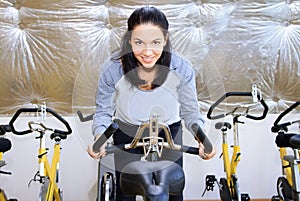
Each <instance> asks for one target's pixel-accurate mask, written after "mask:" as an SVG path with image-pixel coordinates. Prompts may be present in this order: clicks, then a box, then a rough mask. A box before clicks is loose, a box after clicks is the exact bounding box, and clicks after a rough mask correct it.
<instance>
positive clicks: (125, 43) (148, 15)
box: [118, 6, 171, 88]
mask: <svg viewBox="0 0 300 201" xmlns="http://www.w3.org/2000/svg"><path fill="white" fill-rule="evenodd" d="M147 23H151V24H153V25H155V26H158V27H160V28H161V30H162V32H163V34H164V36H167V35H168V29H169V22H168V20H167V18H166V16H165V14H164V13H163V12H161V11H160V10H159V9H157V8H155V7H149V6H146V7H141V8H138V9H136V10H135V11H134V12H133V13H132V14H131V15H130V17H129V18H128V20H127V27H128V29H127V31H126V33H125V34H124V36H123V39H122V42H121V50H120V54H119V58H118V59H121V62H122V66H123V70H124V73H125V76H126V78H127V79H128V80H129V81H130V82H131V83H132V84H134V85H136V86H138V85H141V84H145V81H144V80H141V79H140V78H139V77H138V74H137V69H136V67H137V66H138V61H137V59H136V58H135V56H134V54H133V52H132V47H131V45H130V43H129V41H130V38H131V33H132V30H133V29H134V28H135V27H136V26H138V25H140V24H147ZM166 38H167V41H166V45H165V46H164V49H163V52H162V55H161V57H160V58H159V60H158V61H157V62H156V65H158V66H159V68H158V70H159V71H158V76H157V78H156V79H155V80H154V81H153V85H152V88H155V87H156V86H159V85H161V84H162V83H163V82H164V80H165V79H166V76H167V74H168V70H169V66H170V63H171V45H170V40H169V37H166Z"/></svg>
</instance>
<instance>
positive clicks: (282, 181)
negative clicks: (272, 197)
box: [277, 177, 294, 201]
mask: <svg viewBox="0 0 300 201" xmlns="http://www.w3.org/2000/svg"><path fill="white" fill-rule="evenodd" d="M277 193H278V195H279V197H280V199H281V200H284V201H289V200H293V199H294V198H293V190H292V187H291V185H290V184H289V182H288V180H287V179H286V178H285V177H279V178H278V179H277Z"/></svg>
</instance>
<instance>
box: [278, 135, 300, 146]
mask: <svg viewBox="0 0 300 201" xmlns="http://www.w3.org/2000/svg"><path fill="white" fill-rule="evenodd" d="M296 135H297V134H294V133H285V134H278V135H277V136H276V139H275V143H276V145H277V147H281V148H284V147H290V148H297V146H296V145H294V144H292V143H291V140H290V139H291V138H292V137H294V136H296ZM294 141H296V140H294ZM298 141H299V142H298V148H299V147H300V139H298Z"/></svg>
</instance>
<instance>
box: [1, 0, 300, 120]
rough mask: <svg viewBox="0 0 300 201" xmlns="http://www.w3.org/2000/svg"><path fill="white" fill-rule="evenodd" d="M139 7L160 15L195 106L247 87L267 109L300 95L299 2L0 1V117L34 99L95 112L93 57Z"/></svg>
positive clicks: (108, 48)
mask: <svg viewBox="0 0 300 201" xmlns="http://www.w3.org/2000/svg"><path fill="white" fill-rule="evenodd" d="M144 5H154V6H156V7H158V8H160V9H161V10H162V11H163V12H164V13H165V14H166V15H167V17H168V19H169V22H170V34H171V35H170V36H171V41H172V44H173V47H174V48H175V49H176V50H177V51H179V52H180V53H181V54H183V55H184V56H185V57H186V58H187V59H188V60H190V62H191V63H192V64H193V66H194V68H195V70H196V72H197V86H198V97H199V102H200V104H201V105H202V108H203V110H206V109H207V108H208V107H209V105H210V104H211V103H212V102H213V101H215V100H216V99H217V98H219V97H220V96H221V95H222V94H223V93H224V92H227V91H249V90H251V85H252V84H256V85H257V86H258V87H259V89H261V92H262V93H263V98H264V99H265V100H266V101H267V103H268V105H269V107H270V111H271V112H273V113H278V112H279V111H281V110H283V109H284V108H286V107H287V106H288V105H290V104H291V103H293V102H294V101H298V100H300V77H299V76H300V1H293V0H285V1H284V0H240V1H237V0H203V1H200V0H194V1H193V0H172V1H171V0H152V1H149V0H147V1H134V0H112V1H105V0H98V1H97V0H51V1H46V0H1V1H0V72H1V73H0V114H2V115H9V114H12V113H13V112H14V111H15V110H16V109H17V108H19V107H24V106H27V105H32V104H35V103H42V102H46V103H47V105H48V106H49V107H52V108H55V109H56V110H57V111H59V112H60V113H64V114H66V115H67V114H72V113H74V111H76V110H78V109H80V110H83V111H85V112H86V113H91V112H93V111H94V102H95V100H94V98H95V91H96V85H97V79H98V75H99V71H100V69H101V67H102V66H101V64H102V62H103V61H104V60H105V59H106V58H107V57H108V56H109V54H110V53H111V52H112V51H113V50H114V49H115V48H117V47H118V46H119V42H120V38H121V37H122V35H123V33H124V31H125V30H126V20H127V18H128V17H129V15H130V14H131V12H132V11H133V10H134V9H135V8H137V7H140V6H144ZM241 101H243V100H241Z"/></svg>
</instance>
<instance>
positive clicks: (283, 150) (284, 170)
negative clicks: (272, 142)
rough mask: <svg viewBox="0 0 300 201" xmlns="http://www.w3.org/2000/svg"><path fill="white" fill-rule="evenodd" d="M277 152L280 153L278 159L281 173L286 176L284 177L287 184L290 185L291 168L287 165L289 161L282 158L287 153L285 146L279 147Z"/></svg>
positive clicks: (291, 180) (291, 183)
mask: <svg viewBox="0 0 300 201" xmlns="http://www.w3.org/2000/svg"><path fill="white" fill-rule="evenodd" d="M279 154H280V161H281V167H282V174H283V175H285V176H286V179H287V180H288V182H289V184H290V185H291V186H292V185H293V179H292V170H291V167H289V162H288V161H286V160H284V159H283V157H284V156H286V155H287V150H286V148H285V147H281V148H279Z"/></svg>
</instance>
